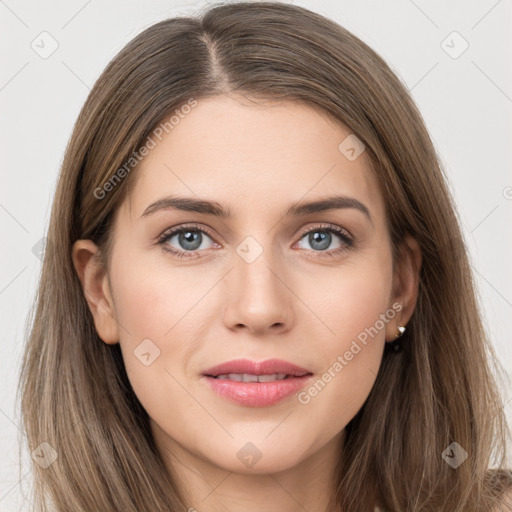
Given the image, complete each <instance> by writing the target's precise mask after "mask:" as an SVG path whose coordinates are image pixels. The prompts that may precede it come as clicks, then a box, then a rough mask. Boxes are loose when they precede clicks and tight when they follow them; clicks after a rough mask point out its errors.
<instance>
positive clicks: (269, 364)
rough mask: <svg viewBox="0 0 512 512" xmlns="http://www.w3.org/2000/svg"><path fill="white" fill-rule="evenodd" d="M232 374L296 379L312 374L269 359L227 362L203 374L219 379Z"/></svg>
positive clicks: (293, 365)
mask: <svg viewBox="0 0 512 512" xmlns="http://www.w3.org/2000/svg"><path fill="white" fill-rule="evenodd" d="M230 373H238V374H243V373H247V374H249V375H272V374H274V373H285V374H286V375H293V376H295V377H302V376H303V375H308V374H310V373H311V372H310V371H309V370H306V369H305V368H301V367H300V366H297V365H295V364H292V363H289V362H288V361H283V360H282V359H267V360H265V361H251V360H249V359H234V360H232V361H226V362H225V363H221V364H219V365H217V366H214V367H212V368H209V369H208V370H205V371H204V372H203V375H207V376H210V377H217V376H218V375H225V374H230Z"/></svg>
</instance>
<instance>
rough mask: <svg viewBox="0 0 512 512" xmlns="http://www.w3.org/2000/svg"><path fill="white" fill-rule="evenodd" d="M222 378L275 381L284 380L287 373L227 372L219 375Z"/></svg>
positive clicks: (241, 380) (218, 377)
mask: <svg viewBox="0 0 512 512" xmlns="http://www.w3.org/2000/svg"><path fill="white" fill-rule="evenodd" d="M216 378H217V379H220V380H227V379H229V380H234V381H237V382H273V381H275V380H283V379H285V378H286V373H273V374H272V375H251V374H249V373H229V374H228V373H226V374H224V375H217V377H216Z"/></svg>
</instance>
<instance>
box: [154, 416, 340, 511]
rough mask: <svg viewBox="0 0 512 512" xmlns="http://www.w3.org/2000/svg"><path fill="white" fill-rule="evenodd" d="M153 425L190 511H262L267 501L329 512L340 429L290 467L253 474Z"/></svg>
mask: <svg viewBox="0 0 512 512" xmlns="http://www.w3.org/2000/svg"><path fill="white" fill-rule="evenodd" d="M152 430H153V433H154V435H155V440H156V442H157V445H158V446H159V450H160V452H161V453H162V454H163V455H164V460H165V462H166V464H167V465H168V467H169V468H170V470H171V473H172V474H173V475H177V478H178V479H179V481H178V482H177V484H178V487H179V489H180V491H181V494H182V496H183V497H184V498H185V499H186V505H187V507H188V510H189V511H190V512H195V511H197V512H219V511H222V512H239V511H240V510H244V512H261V510H268V509H269V504H271V507H270V508H271V509H272V510H279V511H280V512H297V511H298V510H311V511H313V510H314V511H315V512H334V510H333V509H332V508H329V507H330V506H331V504H330V499H331V497H332V495H333V493H334V472H335V468H336V465H337V463H338V459H339V456H340V454H341V442H342V438H343V434H344V432H342V433H341V434H338V435H336V436H335V437H334V438H333V439H331V441H329V442H328V443H327V444H326V445H324V446H323V447H321V448H320V449H319V450H318V451H316V452H314V453H313V454H312V455H310V456H308V457H306V458H304V459H302V460H301V461H300V462H299V463H298V464H295V465H293V466H292V467H289V468H286V469H280V470H279V471H275V472H273V471H269V472H266V473H258V474H255V473H238V472H234V471H231V470H228V469H225V468H222V467H219V466H217V465H215V464H214V463H213V462H212V461H210V460H207V459H205V458H203V457H201V456H200V455H197V454H195V453H192V452H190V451H188V450H186V449H185V448H184V447H183V446H181V445H179V444H178V443H177V442H175V441H174V440H172V439H171V438H169V437H168V436H166V435H164V433H163V432H162V431H161V430H160V429H159V428H158V427H157V426H156V425H154V424H152ZM194 509H195V510H194Z"/></svg>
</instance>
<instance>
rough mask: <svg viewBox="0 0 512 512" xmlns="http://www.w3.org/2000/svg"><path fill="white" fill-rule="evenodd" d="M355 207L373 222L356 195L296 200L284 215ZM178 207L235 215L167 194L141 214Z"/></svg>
mask: <svg viewBox="0 0 512 512" xmlns="http://www.w3.org/2000/svg"><path fill="white" fill-rule="evenodd" d="M345 208H353V209H356V210H359V211H360V212H362V213H363V214H364V215H365V216H366V217H367V218H368V220H369V221H370V222H371V223H372V224H373V220H372V216H371V214H370V211H369V209H368V208H367V207H366V206H365V205H364V204H363V203H361V202H360V201H358V200H357V199H355V198H354V197H348V196H330V197H326V198H324V199H319V200H316V201H310V202H301V201H296V202H294V203H292V204H291V205H290V206H289V208H288V209H287V210H286V212H285V213H284V215H283V217H293V216H295V217H300V216H305V215H308V214H311V213H317V212H322V211H327V210H339V209H345ZM168 209H176V210H183V211H187V212H197V213H205V214H207V215H214V216H216V217H221V218H223V219H227V218H230V217H233V212H232V211H231V210H230V209H229V208H226V209H225V208H223V207H222V205H220V204H219V203H217V202H216V201H207V200H204V199H195V198H192V197H180V196H167V197H163V198H162V199H158V200H157V201H155V202H154V203H151V204H150V205H149V206H148V207H147V208H146V209H145V210H144V213H143V214H142V215H141V218H143V217H147V216H149V215H152V214H153V213H155V212H157V211H160V210H168Z"/></svg>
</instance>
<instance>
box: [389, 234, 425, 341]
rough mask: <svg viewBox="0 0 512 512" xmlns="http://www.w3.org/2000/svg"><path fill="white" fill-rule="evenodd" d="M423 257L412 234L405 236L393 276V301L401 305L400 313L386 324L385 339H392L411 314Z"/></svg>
mask: <svg viewBox="0 0 512 512" xmlns="http://www.w3.org/2000/svg"><path fill="white" fill-rule="evenodd" d="M422 261H423V257H422V254H421V248H420V246H419V244H418V242H417V241H416V239H414V238H413V237H412V236H410V235H408V236H407V237H406V238H405V244H404V245H403V246H402V247H401V248H400V257H399V261H398V262H397V268H396V271H395V275H394V276H393V302H399V303H400V304H401V305H402V310H401V311H400V314H399V315H397V316H396V320H395V321H394V322H390V323H389V324H388V329H386V339H389V340H390V341H393V340H394V339H395V338H396V336H397V332H398V326H399V325H400V326H405V325H406V324H407V322H408V321H409V319H410V318H411V316H412V313H413V311H414V308H415V306H416V301H417V298H418V289H419V276H420V270H421V265H422Z"/></svg>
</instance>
